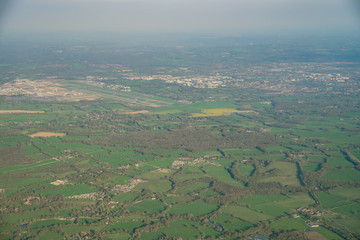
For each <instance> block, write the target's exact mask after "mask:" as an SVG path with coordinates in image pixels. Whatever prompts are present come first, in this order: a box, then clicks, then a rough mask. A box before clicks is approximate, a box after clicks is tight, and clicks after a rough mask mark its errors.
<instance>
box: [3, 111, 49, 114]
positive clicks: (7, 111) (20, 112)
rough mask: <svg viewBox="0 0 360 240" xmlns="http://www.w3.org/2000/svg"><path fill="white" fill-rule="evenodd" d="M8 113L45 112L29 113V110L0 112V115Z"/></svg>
mask: <svg viewBox="0 0 360 240" xmlns="http://www.w3.org/2000/svg"><path fill="white" fill-rule="evenodd" d="M1 113H3V114H7V113H45V111H28V110H0V114H1Z"/></svg>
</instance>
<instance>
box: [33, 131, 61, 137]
mask: <svg viewBox="0 0 360 240" xmlns="http://www.w3.org/2000/svg"><path fill="white" fill-rule="evenodd" d="M65 135H66V134H65V133H53V132H37V133H34V134H31V135H29V137H31V138H35V137H63V136H65Z"/></svg>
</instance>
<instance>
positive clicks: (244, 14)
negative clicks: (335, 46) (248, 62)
mask: <svg viewBox="0 0 360 240" xmlns="http://www.w3.org/2000/svg"><path fill="white" fill-rule="evenodd" d="M341 31H347V32H353V31H360V0H0V36H1V35H6V34H8V33H10V32H18V33H38V32H42V33H62V32H79V33H81V32H117V33H225V34H233V35H238V34H251V33H271V32H274V33H276V32H285V33H286V32H289V33H300V34H301V33H307V34H309V33H310V34H311V33H328V32H341Z"/></svg>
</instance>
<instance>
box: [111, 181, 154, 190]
mask: <svg viewBox="0 0 360 240" xmlns="http://www.w3.org/2000/svg"><path fill="white" fill-rule="evenodd" d="M143 182H147V181H146V180H143V179H131V180H130V183H129V184H128V185H116V186H115V187H113V189H112V191H114V192H130V191H131V190H132V189H133V188H134V187H136V185H138V184H140V183H143Z"/></svg>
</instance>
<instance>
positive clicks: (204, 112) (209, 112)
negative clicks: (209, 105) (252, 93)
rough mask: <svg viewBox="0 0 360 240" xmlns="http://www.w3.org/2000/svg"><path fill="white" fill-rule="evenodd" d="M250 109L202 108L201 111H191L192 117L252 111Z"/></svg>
mask: <svg viewBox="0 0 360 240" xmlns="http://www.w3.org/2000/svg"><path fill="white" fill-rule="evenodd" d="M253 112H254V111H252V110H236V109H234V108H214V109H203V110H202V111H201V113H193V114H192V115H191V116H192V117H212V116H223V115H230V114H232V113H253Z"/></svg>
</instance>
